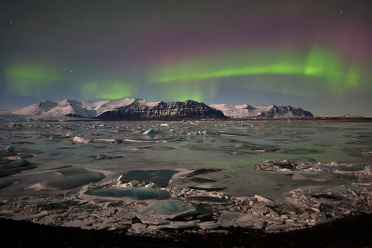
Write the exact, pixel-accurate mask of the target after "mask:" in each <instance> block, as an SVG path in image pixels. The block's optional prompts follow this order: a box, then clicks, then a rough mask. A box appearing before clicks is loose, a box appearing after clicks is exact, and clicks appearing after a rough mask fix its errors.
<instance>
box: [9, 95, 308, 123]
mask: <svg viewBox="0 0 372 248" xmlns="http://www.w3.org/2000/svg"><path fill="white" fill-rule="evenodd" d="M13 114H18V115H40V116H67V117H81V118H95V119H102V120H161V119H164V120H165V119H166V120H175V119H187V118H191V119H199V118H200V119H206V118H214V119H223V118H234V119H236V118H238V119H252V118H300V117H301V118H302V117H313V115H312V113H310V112H309V111H305V110H303V109H301V108H296V107H292V106H275V105H270V106H251V105H248V104H243V105H235V106H233V105H229V104H226V103H225V104H212V105H209V106H208V105H206V104H204V103H202V102H197V101H192V100H188V101H185V102H168V103H167V102H163V101H159V102H152V101H147V100H144V99H136V98H127V97H126V98H121V99H117V100H106V101H97V102H93V101H85V102H79V101H75V100H70V99H65V100H63V101H60V102H52V101H49V100H47V101H43V102H40V103H37V104H33V105H30V106H27V107H25V108H22V109H19V110H16V111H14V112H13Z"/></svg>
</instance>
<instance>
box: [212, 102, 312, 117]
mask: <svg viewBox="0 0 372 248" xmlns="http://www.w3.org/2000/svg"><path fill="white" fill-rule="evenodd" d="M209 106H210V107H212V108H214V109H217V110H221V111H222V112H223V113H224V115H225V116H227V117H230V118H240V119H244V118H295V117H313V115H312V114H311V113H310V112H308V111H305V110H303V109H301V108H296V107H291V106H275V105H269V106H266V105H263V106H251V105H248V104H243V105H235V106H233V105H229V104H226V103H224V104H211V105H209Z"/></svg>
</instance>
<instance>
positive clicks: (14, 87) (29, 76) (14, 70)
mask: <svg viewBox="0 0 372 248" xmlns="http://www.w3.org/2000/svg"><path fill="white" fill-rule="evenodd" d="M5 77H6V82H7V87H8V92H9V93H12V94H17V95H21V96H40V95H41V94H42V93H44V92H47V91H48V90H50V89H52V88H53V85H55V84H58V83H60V82H61V80H62V76H61V73H60V72H59V70H58V69H57V68H56V67H53V66H51V65H47V64H46V63H39V62H22V63H14V64H10V65H9V66H7V67H6V68H5Z"/></svg>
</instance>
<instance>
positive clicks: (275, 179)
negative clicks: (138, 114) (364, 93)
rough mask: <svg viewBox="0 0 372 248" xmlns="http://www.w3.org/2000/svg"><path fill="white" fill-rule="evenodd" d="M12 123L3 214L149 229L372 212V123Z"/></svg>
mask: <svg viewBox="0 0 372 248" xmlns="http://www.w3.org/2000/svg"><path fill="white" fill-rule="evenodd" d="M1 120H2V122H0V132H1V136H0V137H1V139H0V145H1V147H2V148H3V149H2V150H1V151H0V165H1V167H0V193H1V195H0V217H3V218H11V219H16V220H29V221H32V222H36V223H42V224H48V225H61V226H71V227H80V228H83V229H108V230H118V229H125V230H127V231H128V232H129V233H141V234H146V233H147V234H150V233H157V232H161V231H162V230H163V229H173V228H178V229H182V228H192V229H198V230H210V231H213V230H216V229H219V228H221V227H229V226H240V227H250V228H257V229H263V230H266V231H278V230H291V229H296V228H303V227H307V226H313V225H317V224H320V223H325V222H329V221H333V220H335V219H339V218H343V217H346V216H350V215H357V214H361V213H371V212H372V194H371V188H372V180H371V179H372V166H371V158H372V126H371V123H369V122H363V123H352V122H349V123H345V122H321V121H317V122H311V121H307V122H306V121H292V122H288V121H260V122H254V121H224V122H217V121H213V122H212V121H210V122H203V121H193V122H192V121H188V122H166V123H164V122H163V123H162V122H98V121H97V122H92V121H89V122H27V121H18V122H11V123H9V122H8V121H5V120H4V119H0V121H1Z"/></svg>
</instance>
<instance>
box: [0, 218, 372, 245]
mask: <svg viewBox="0 0 372 248" xmlns="http://www.w3.org/2000/svg"><path fill="white" fill-rule="evenodd" d="M0 226H1V227H2V229H3V230H2V232H0V238H1V239H2V241H3V243H4V244H8V247H149V246H151V247H371V246H372V214H364V215H358V216H353V217H347V218H343V219H340V220H336V221H333V222H329V223H325V224H320V225H317V226H313V227H309V228H304V229H298V230H293V231H287V232H276V233H266V232H263V231H260V230H257V229H251V228H233V227H229V228H224V229H221V231H219V232H199V231H194V230H178V229H176V230H173V231H168V232H165V233H164V234H163V235H161V236H152V237H149V236H144V235H141V234H138V235H126V234H125V233H123V232H120V231H107V230H83V229H80V228H74V227H61V226H47V225H40V224H35V223H31V222H28V221H15V220H11V219H3V218H0Z"/></svg>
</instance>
